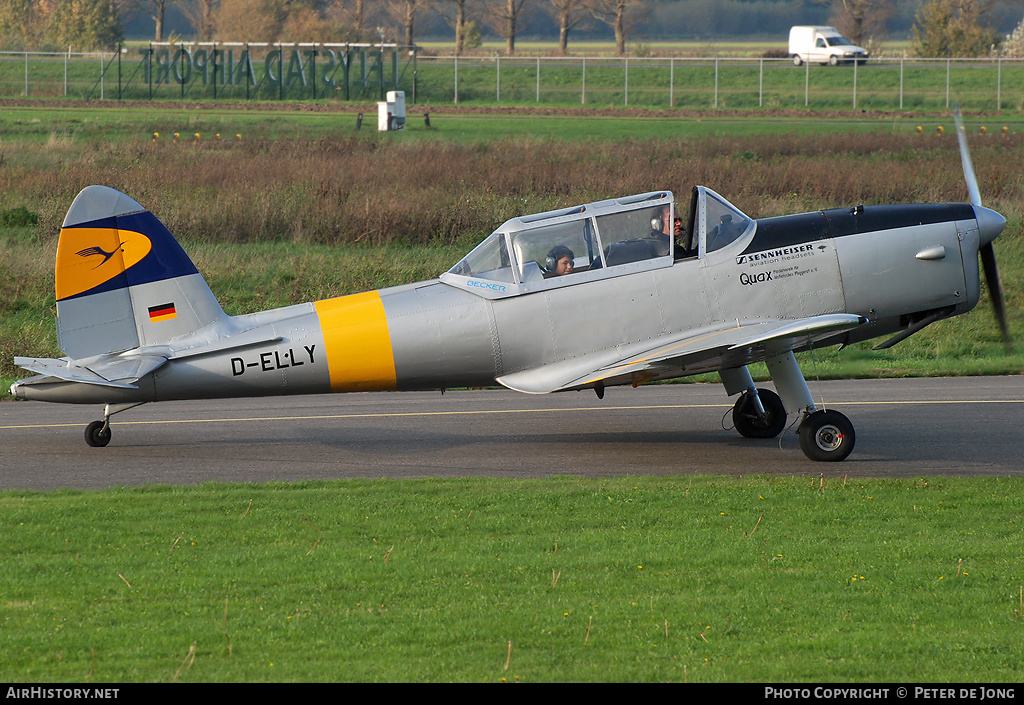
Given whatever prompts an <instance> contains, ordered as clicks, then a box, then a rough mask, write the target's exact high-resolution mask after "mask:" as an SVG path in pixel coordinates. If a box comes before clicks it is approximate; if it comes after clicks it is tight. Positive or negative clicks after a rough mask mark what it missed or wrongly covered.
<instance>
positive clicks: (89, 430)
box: [85, 402, 145, 448]
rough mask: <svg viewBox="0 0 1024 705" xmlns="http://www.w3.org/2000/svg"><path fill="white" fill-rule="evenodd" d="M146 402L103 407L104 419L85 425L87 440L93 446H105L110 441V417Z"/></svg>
mask: <svg viewBox="0 0 1024 705" xmlns="http://www.w3.org/2000/svg"><path fill="white" fill-rule="evenodd" d="M144 403H145V402H136V403H134V404H107V405H106V406H105V407H103V420H101V421H93V422H92V423H91V424H89V425H88V426H86V427H85V442H86V443H87V444H89V446H91V447H92V448H103V447H104V446H106V445H107V444H108V443H110V436H111V434H110V417H111V416H113V415H114V414H120V413H121V412H122V411H127V410H128V409H134V408H135V407H136V406H141V405H142V404H144Z"/></svg>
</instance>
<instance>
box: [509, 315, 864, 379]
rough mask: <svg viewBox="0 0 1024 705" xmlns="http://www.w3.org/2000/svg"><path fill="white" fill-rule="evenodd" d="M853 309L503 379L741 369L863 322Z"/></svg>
mask: <svg viewBox="0 0 1024 705" xmlns="http://www.w3.org/2000/svg"><path fill="white" fill-rule="evenodd" d="M866 322H867V319H866V318H864V317H863V316H857V315H854V314H848V313H836V314H828V315H824V316H813V317H811V318H803V319H798V320H771V321H742V320H739V321H735V322H729V323H722V324H719V325H716V326H708V327H705V328H700V329H697V330H690V331H686V332H685V333H681V334H678V335H674V336H665V337H662V338H660V339H659V340H658V341H656V343H655V344H654V345H653V346H652V345H651V342H650V341H645V342H644V343H633V344H631V345H625V346H618V347H615V348H611V349H609V350H603V351H599V352H595V353H591V354H589V355H585V356H582V357H577V358H573V359H570V360H562V361H560V362H556V363H552V364H550V365H543V366H541V367H534V368H531V369H528V370H522V371H519V372H513V373H511V374H508V375H503V376H502V377H499V378H498V380H497V381H498V382H499V383H500V384H502V385H504V386H506V387H508V388H509V389H513V390H515V391H517V392H525V393H527V394H547V393H549V392H558V391H565V390H570V389H582V388H585V387H591V386H594V385H597V384H599V383H600V384H602V385H605V386H611V385H616V384H633V385H634V386H638V385H640V384H643V383H644V382H649V381H652V380H655V379H664V378H668V377H680V376H684V375H691V374H697V373H700V372H712V371H715V370H720V369H728V368H732V367H740V366H742V365H747V364H750V363H752V362H760V361H763V360H765V359H767V358H769V357H772V356H774V355H779V354H782V353H785V352H789V351H791V350H799V349H801V348H804V347H807V346H809V345H812V344H814V343H816V342H819V341H822V340H825V339H827V338H831V337H833V336H835V335H837V334H839V333H842V332H844V331H848V330H852V329H853V328H856V327H857V326H860V325H863V324H864V323H866Z"/></svg>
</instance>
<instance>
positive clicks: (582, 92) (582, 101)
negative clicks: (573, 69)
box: [580, 56, 587, 105]
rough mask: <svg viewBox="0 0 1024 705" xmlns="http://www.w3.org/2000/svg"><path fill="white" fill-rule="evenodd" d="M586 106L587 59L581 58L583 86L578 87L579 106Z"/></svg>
mask: <svg viewBox="0 0 1024 705" xmlns="http://www.w3.org/2000/svg"><path fill="white" fill-rule="evenodd" d="M586 104H587V57H586V56H584V57H583V85H582V86H581V87H580V105H586Z"/></svg>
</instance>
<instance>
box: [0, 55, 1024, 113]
mask: <svg viewBox="0 0 1024 705" xmlns="http://www.w3.org/2000/svg"><path fill="white" fill-rule="evenodd" d="M603 47H604V45H601V44H594V45H590V44H580V45H576V46H574V47H573V49H572V55H571V56H569V57H554V56H551V54H552V53H553V52H552V47H551V45H550V43H547V44H524V45H520V48H519V54H518V55H517V56H514V57H507V56H502V55H501V53H502V52H501V51H500V50H499V51H494V50H493V49H492V50H490V51H488V50H487V49H485V50H484V51H483V52H480V53H476V54H470V55H467V56H463V57H460V58H459V60H458V62H457V63H458V67H457V68H456V61H455V60H454V59H453V58H452V57H450V56H434V55H432V52H428V53H426V54H423V55H421V56H420V57H419V58H418V59H416V60H415V61H414V60H412V59H411V58H409V57H408V55H406V54H402V55H401V56H400V57H399V58H398V61H397V62H394V61H392V58H391V57H390V55H388V56H386V57H385V61H384V63H385V68H384V75H383V80H382V78H381V73H380V67H379V65H378V64H377V63H376V62H375V59H374V57H373V56H372V52H371V55H370V56H368V57H366V59H365V61H364V59H363V58H361V52H355V53H354V54H353V56H352V64H351V68H350V77H349V81H348V84H347V85H346V84H345V79H344V75H343V71H341V70H335V71H333V72H331V73H330V75H331V76H332V77H333V78H332V79H331V80H333V81H334V82H335V84H336V85H333V86H330V87H327V86H325V85H324V84H323V83H322V81H321V79H322V77H323V73H322V72H323V71H324V70H328V71H330V69H329V68H328V66H329V62H328V63H324V62H323V61H320V62H319V63H318V64H317V66H319V67H320V68H319V69H318V71H319V72H318V73H317V78H316V81H315V84H316V85H317V87H318V88H317V92H316V93H315V94H314V91H313V85H314V79H313V76H312V68H311V63H306V64H305V65H304V68H303V70H302V76H301V78H300V76H299V69H298V64H297V63H296V64H293V65H291V68H290V69H289V74H287V75H289V76H290V78H289V79H288V80H286V84H287V85H286V86H285V88H284V89H283V90H282V89H281V88H280V87H276V86H274V85H271V84H270V83H268V82H267V81H264V80H263V73H264V63H263V59H262V58H258V59H257V61H256V66H257V69H256V70H257V76H256V80H257V81H259V82H261V83H262V85H261V87H259V88H258V89H257V88H255V87H249V88H246V86H245V85H244V84H237V85H218V86H217V87H216V88H215V87H214V85H213V83H212V80H211V79H212V76H211V75H209V74H204V75H205V76H206V79H205V80H206V81H207V82H208V83H206V84H204V83H203V80H201V79H198V78H197V77H198V76H199V75H200V72H195V73H193V74H192V78H189V79H187V82H186V85H185V86H184V87H182V85H181V84H180V83H176V82H174V81H173V80H172V81H171V82H170V83H167V82H166V81H165V82H163V83H159V82H155V83H154V84H153V85H150V84H149V83H147V82H146V80H147V79H146V73H145V71H144V70H142V64H141V63H140V62H141V59H140V55H139V53H138V51H137V50H135V51H132V52H130V53H129V54H126V55H125V57H124V59H123V60H122V62H121V63H120V64H117V63H116V62H115V63H113V64H110V65H109V66H108V69H107V74H106V78H105V79H104V80H103V83H102V88H101V86H100V82H99V75H100V63H99V62H98V60H96V59H94V58H90V59H88V60H83V59H74V60H72V61H70V62H69V63H68V64H67V66H66V67H65V63H64V57H63V55H57V56H55V57H43V56H34V57H33V58H31V60H30V61H29V62H28V65H27V66H26V62H25V60H24V58H23V57H22V56H19V55H16V54H14V55H7V56H2V57H0V95H2V96H6V97H10V98H23V97H27V98H32V99H40V100H51V99H56V100H62V101H63V100H84V99H86V98H89V99H92V100H103V101H110V102H114V101H122V100H123V101H130V102H133V103H137V104H141V105H146V104H149V103H151V101H154V100H155V101H178V102H189V103H201V104H207V105H214V104H216V103H218V102H225V101H230V102H245V103H258V102H261V101H266V102H272V103H277V104H280V103H282V102H283V101H296V102H297V103H299V104H303V105H305V106H306V107H307V108H308V107H311V106H314V105H316V106H325V105H326V106H334V107H337V106H347V107H350V108H357V109H359V108H358V106H363V107H365V106H367V105H368V106H370V109H374V110H375V103H376V101H378V100H383V98H384V93H385V92H386V91H387V90H389V89H390V90H394V89H398V90H403V91H404V92H405V93H406V98H407V101H408V102H409V104H410V106H412V107H415V106H416V105H431V106H435V107H436V106H438V105H445V104H452V103H459V104H470V105H505V106H508V105H538V104H539V105H543V106H547V107H565V106H578V105H580V104H581V103H585V104H587V105H591V106H594V105H596V106H620V107H621V106H630V107H647V108H676V107H684V108H695V109H755V110H756V109H769V110H774V109H793V108H798V109H809V110H837V109H841V110H851V109H870V110H876V109H877V110H890V111H920V110H927V111H942V110H947V109H948V107H949V105H950V101H954V102H959V103H960V104H961V105H962V106H964V108H965V109H966V110H986V111H993V110H997V111H1002V110H1006V111H1010V112H1016V113H1020V112H1022V111H1024V99H1022V97H1021V88H1022V86H1024V62H1020V61H1017V60H1009V59H1007V60H1003V61H1001V62H1000V63H999V64H996V63H995V62H992V61H988V60H983V59H978V60H957V61H954V62H952V63H951V64H950V65H949V66H948V75H947V64H946V62H945V61H944V60H936V59H932V60H928V59H906V60H904V61H902V62H901V61H900V60H898V59H896V58H889V59H882V60H877V59H876V60H872V61H869V62H868V63H867V64H866V65H864V66H860V67H858V68H857V70H856V71H855V70H854V68H853V67H849V66H843V67H835V68H833V67H821V66H817V65H814V66H811V67H810V70H807V69H805V68H802V67H800V68H798V67H794V66H793V65H792V62H791V61H789V60H788V59H785V58H781V59H765V60H761V59H760V58H759V57H760V56H761V54H763V51H764V49H765V48H767V46H765V47H759V46H758V45H757V44H737V45H732V44H731V43H730V44H712V43H654V44H647V43H642V44H638V45H634V46H633V47H632V49H631V52H632V54H633V55H631V56H628V57H616V56H609V55H608V52H607V51H605V50H604V48H603ZM774 47H775V48H776V49H777V48H778V45H774ZM203 51H205V50H203ZM291 51H292V50H286V52H285V54H286V64H289V63H290V62H288V61H287V57H288V56H290V55H291ZM236 53H237V54H240V51H238V52H236ZM542 55H543V56H542ZM584 57H585V60H584ZM65 70H66V71H67V78H65ZM364 70H365V76H364ZM119 71H120V73H118V72H119ZM186 73H188V72H186ZM26 74H27V76H26ZM158 74H159V71H156V72H154V74H153V75H154V77H155V76H157V75H158ZM396 75H397V78H396ZM154 80H157V79H154ZM289 81H290V83H289ZM855 87H856V91H855V90H854V89H855Z"/></svg>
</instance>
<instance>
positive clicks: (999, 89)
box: [996, 56, 1003, 110]
mask: <svg viewBox="0 0 1024 705" xmlns="http://www.w3.org/2000/svg"><path fill="white" fill-rule="evenodd" d="M1002 93H1003V57H1001V56H1000V57H997V58H996V110H1002V109H1003V95H1002Z"/></svg>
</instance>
